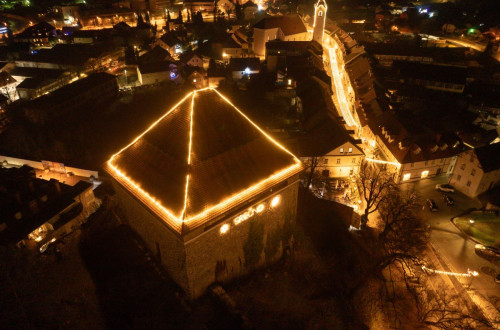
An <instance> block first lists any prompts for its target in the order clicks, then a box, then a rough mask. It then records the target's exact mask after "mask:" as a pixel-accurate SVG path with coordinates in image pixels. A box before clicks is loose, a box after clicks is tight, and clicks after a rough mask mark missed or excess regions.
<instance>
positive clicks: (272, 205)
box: [271, 196, 281, 207]
mask: <svg viewBox="0 0 500 330" xmlns="http://www.w3.org/2000/svg"><path fill="white" fill-rule="evenodd" d="M280 199H281V198H280V196H276V197H274V198H273V199H272V200H271V207H276V206H278V204H279V203H280Z"/></svg>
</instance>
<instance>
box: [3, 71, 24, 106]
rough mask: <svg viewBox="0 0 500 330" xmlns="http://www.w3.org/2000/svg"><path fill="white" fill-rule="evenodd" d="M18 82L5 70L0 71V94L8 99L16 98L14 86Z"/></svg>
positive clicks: (13, 99)
mask: <svg viewBox="0 0 500 330" xmlns="http://www.w3.org/2000/svg"><path fill="white" fill-rule="evenodd" d="M18 84H19V82H18V81H17V80H16V79H15V78H14V77H12V75H11V74H10V73H9V72H7V71H0V95H3V96H5V97H6V98H7V99H9V100H10V101H15V100H17V98H18V97H17V95H16V86H17V85H18Z"/></svg>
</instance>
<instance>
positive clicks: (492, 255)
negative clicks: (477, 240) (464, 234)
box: [474, 244, 500, 260]
mask: <svg viewBox="0 0 500 330" xmlns="http://www.w3.org/2000/svg"><path fill="white" fill-rule="evenodd" d="M474 249H475V250H476V254H477V255H478V256H480V257H484V258H486V259H489V260H496V259H500V250H499V249H497V248H495V247H492V246H484V245H483V244H476V246H475V247H474Z"/></svg>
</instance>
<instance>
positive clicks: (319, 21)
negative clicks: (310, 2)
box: [313, 0, 328, 44]
mask: <svg viewBox="0 0 500 330" xmlns="http://www.w3.org/2000/svg"><path fill="white" fill-rule="evenodd" d="M327 8H328V6H327V5H326V2H325V0H318V2H317V3H316V4H315V5H314V30H313V40H315V41H317V42H318V43H320V44H322V43H323V31H324V29H325V22H326V10H327Z"/></svg>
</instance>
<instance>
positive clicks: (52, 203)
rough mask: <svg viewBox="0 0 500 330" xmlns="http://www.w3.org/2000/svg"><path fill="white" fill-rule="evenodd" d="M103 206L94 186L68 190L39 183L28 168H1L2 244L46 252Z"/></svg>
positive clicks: (60, 185) (52, 182)
mask: <svg viewBox="0 0 500 330" xmlns="http://www.w3.org/2000/svg"><path fill="white" fill-rule="evenodd" d="M99 205H100V202H99V200H98V199H97V198H96V197H95V196H94V193H93V191H92V184H91V183H88V182H85V181H80V182H78V183H77V184H76V185H74V186H68V185H65V184H63V183H60V182H59V181H57V180H50V181H46V180H43V179H38V178H36V177H35V176H34V170H33V169H32V168H30V167H28V166H23V167H20V168H15V167H12V168H8V169H7V168H0V213H1V214H2V218H1V219H0V244H1V245H17V246H19V247H21V246H31V247H33V246H36V247H37V248H39V249H40V251H41V252H43V251H44V250H45V249H46V248H47V247H48V245H49V244H51V243H52V242H54V241H56V240H58V239H60V238H62V237H63V236H65V235H66V234H68V233H70V232H71V231H72V230H73V228H76V227H78V226H79V225H80V224H82V223H84V222H85V221H86V219H87V218H88V217H89V216H90V215H91V214H92V213H93V212H94V211H95V210H96V209H97V208H98V207H99Z"/></svg>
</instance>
